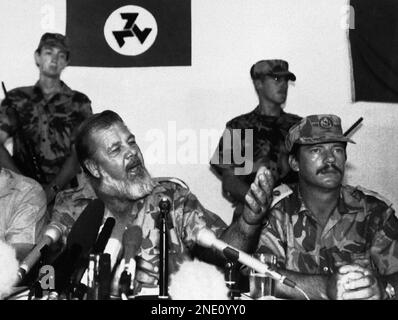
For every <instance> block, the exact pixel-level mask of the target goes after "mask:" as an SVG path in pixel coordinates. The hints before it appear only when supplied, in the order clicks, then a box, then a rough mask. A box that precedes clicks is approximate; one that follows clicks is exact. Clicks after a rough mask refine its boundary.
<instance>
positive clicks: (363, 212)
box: [257, 185, 398, 275]
mask: <svg viewBox="0 0 398 320" xmlns="http://www.w3.org/2000/svg"><path fill="white" fill-rule="evenodd" d="M278 189H279V187H278V188H276V189H275V190H274V194H275V192H276V195H277V199H275V202H277V203H276V205H275V206H273V208H272V210H271V211H270V215H269V217H268V219H267V221H266V224H265V226H264V228H263V230H262V233H261V236H260V241H259V245H258V249H257V251H259V252H266V253H272V254H274V255H276V256H277V259H278V263H279V264H280V266H281V267H282V268H286V269H287V270H292V271H296V272H300V273H304V274H330V273H333V272H335V271H336V269H337V267H338V266H341V265H343V264H348V263H353V262H359V263H360V261H361V260H362V259H368V260H370V261H371V265H370V266H369V265H368V266H367V267H370V268H372V269H373V270H374V271H376V272H377V273H379V274H381V275H385V274H391V273H394V272H397V271H398V242H397V240H398V220H397V218H396V216H395V214H394V210H393V209H392V207H391V204H390V203H389V202H388V201H387V200H385V199H383V198H382V197H380V196H379V195H378V194H377V193H375V192H372V191H368V190H366V189H364V188H361V187H355V188H354V187H351V186H348V185H347V186H342V187H341V192H340V198H339V201H338V205H337V206H336V208H335V209H334V211H333V212H332V214H331V216H330V217H329V220H328V221H327V223H326V225H325V228H324V229H323V230H322V228H321V226H320V225H319V224H318V222H317V219H316V217H315V216H314V215H313V214H312V213H311V212H310V211H309V210H308V209H307V208H306V206H305V204H304V202H303V201H302V199H301V197H300V195H299V191H298V187H297V185H293V186H292V187H291V188H289V187H287V186H286V185H283V187H282V189H279V190H278ZM283 189H284V190H283Z"/></svg>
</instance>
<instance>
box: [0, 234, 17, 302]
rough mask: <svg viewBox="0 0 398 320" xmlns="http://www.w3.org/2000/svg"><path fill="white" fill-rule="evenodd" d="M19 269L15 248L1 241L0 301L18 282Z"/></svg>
mask: <svg viewBox="0 0 398 320" xmlns="http://www.w3.org/2000/svg"><path fill="white" fill-rule="evenodd" d="M18 268H19V264H18V260H17V258H16V253H15V250H14V248H13V247H11V246H10V245H8V244H6V243H5V242H3V241H1V240H0V300H1V299H3V298H4V297H6V296H7V295H8V294H10V293H11V291H12V288H13V286H14V285H15V284H16V283H17V282H18Z"/></svg>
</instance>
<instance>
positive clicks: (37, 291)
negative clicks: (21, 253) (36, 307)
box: [28, 245, 49, 300]
mask: <svg viewBox="0 0 398 320" xmlns="http://www.w3.org/2000/svg"><path fill="white" fill-rule="evenodd" d="M48 251H49V248H48V245H45V246H44V247H43V248H41V250H40V253H41V255H40V260H39V262H38V264H37V268H38V270H39V275H38V276H37V278H36V280H35V281H34V282H33V284H32V285H31V286H30V287H29V295H28V300H32V298H33V296H34V297H35V298H43V289H42V287H41V279H42V278H43V276H44V274H40V269H41V267H42V266H43V265H44V264H45V263H46V261H47V258H48Z"/></svg>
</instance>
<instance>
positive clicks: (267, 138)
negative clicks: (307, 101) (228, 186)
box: [210, 106, 301, 185]
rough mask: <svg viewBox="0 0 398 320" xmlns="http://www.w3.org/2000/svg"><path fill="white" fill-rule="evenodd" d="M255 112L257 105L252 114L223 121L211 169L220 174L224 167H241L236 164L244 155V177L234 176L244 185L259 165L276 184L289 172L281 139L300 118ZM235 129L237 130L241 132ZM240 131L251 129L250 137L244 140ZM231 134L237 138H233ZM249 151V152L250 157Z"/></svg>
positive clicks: (254, 173) (252, 176)
mask: <svg viewBox="0 0 398 320" xmlns="http://www.w3.org/2000/svg"><path fill="white" fill-rule="evenodd" d="M259 110H260V106H257V108H256V109H254V110H253V111H251V112H249V113H246V114H243V115H240V116H238V117H236V118H234V119H232V120H230V121H229V122H227V124H226V129H225V130H224V133H223V136H222V137H221V139H220V142H219V144H218V146H217V149H216V151H215V153H214V155H213V157H212V159H211V161H210V164H211V166H212V167H213V168H214V169H215V170H216V171H217V172H218V173H221V170H222V169H225V168H233V169H236V168H242V167H243V166H244V165H243V164H242V163H239V160H240V159H239V157H240V156H245V161H249V162H250V163H251V164H252V165H249V166H247V171H246V170H245V172H244V174H242V173H239V174H237V171H236V170H235V175H236V176H237V177H238V178H239V179H241V180H243V181H244V182H246V183H247V184H248V185H250V184H251V183H252V182H253V181H254V178H255V175H256V172H257V169H258V168H259V167H260V166H262V165H265V166H267V167H268V168H269V169H270V170H271V171H272V173H273V175H274V178H275V179H276V181H279V180H280V179H281V178H284V177H285V176H286V175H287V174H288V173H289V171H290V167H289V164H288V161H287V160H288V158H287V151H286V147H285V137H286V135H287V133H288V131H289V129H290V127H291V126H292V125H293V124H295V123H297V122H298V121H300V119H301V118H300V117H299V116H297V115H294V114H290V113H285V112H284V111H282V112H281V115H280V116H279V117H271V116H266V115H262V114H261V113H260V111H259ZM236 129H241V131H240V132H239V130H236ZM244 129H252V133H253V134H252V137H253V139H250V136H248V137H246V135H245V130H244ZM233 132H235V133H233ZM235 134H237V136H235V137H234V135H235ZM225 135H228V137H231V140H229V139H226V138H225ZM245 137H246V140H247V142H246V143H245ZM237 146H238V148H237ZM250 150H252V154H253V156H252V158H251V157H250V153H251V152H250ZM240 162H241V161H240ZM246 164H247V162H246Z"/></svg>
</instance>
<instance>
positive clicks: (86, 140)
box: [75, 110, 123, 176]
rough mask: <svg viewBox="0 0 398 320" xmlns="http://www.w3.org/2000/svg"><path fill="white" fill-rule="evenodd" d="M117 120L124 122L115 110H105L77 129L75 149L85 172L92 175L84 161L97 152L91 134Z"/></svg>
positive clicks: (85, 121)
mask: <svg viewBox="0 0 398 320" xmlns="http://www.w3.org/2000/svg"><path fill="white" fill-rule="evenodd" d="M116 122H122V123H123V120H122V118H121V117H120V116H119V115H118V114H117V113H116V112H114V111H111V110H105V111H103V112H101V113H95V114H93V115H92V116H90V117H89V118H87V119H86V120H84V121H83V122H82V124H81V125H80V126H79V129H78V131H77V135H76V140H75V149H76V154H77V159H78V160H79V163H80V166H81V167H82V168H83V170H84V172H85V173H86V174H88V175H90V176H91V173H90V172H89V171H88V170H87V168H86V166H85V164H84V161H85V160H87V159H90V158H91V157H92V156H93V154H94V153H95V151H96V150H95V149H94V147H95V145H94V144H93V143H92V141H91V135H92V134H93V133H94V131H98V130H103V129H107V128H109V127H110V126H111V125H113V124H114V123H116Z"/></svg>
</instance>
